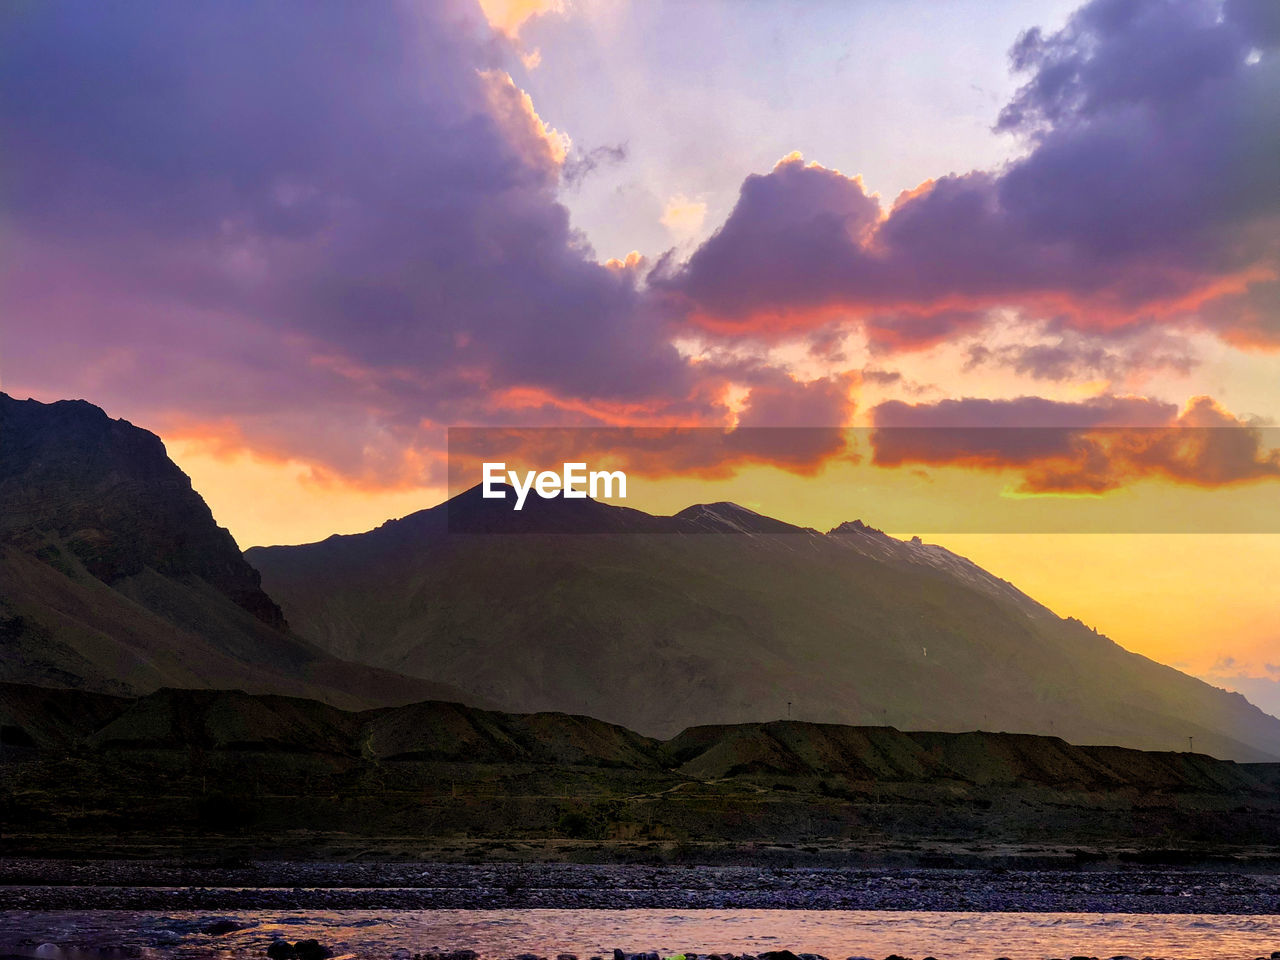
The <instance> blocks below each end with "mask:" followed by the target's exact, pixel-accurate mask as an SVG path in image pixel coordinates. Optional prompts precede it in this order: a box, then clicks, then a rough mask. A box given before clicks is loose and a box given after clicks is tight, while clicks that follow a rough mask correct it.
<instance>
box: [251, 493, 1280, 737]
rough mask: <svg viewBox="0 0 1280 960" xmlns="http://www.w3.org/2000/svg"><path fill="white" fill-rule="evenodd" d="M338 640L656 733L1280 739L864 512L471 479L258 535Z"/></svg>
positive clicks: (413, 666) (455, 678)
mask: <svg viewBox="0 0 1280 960" xmlns="http://www.w3.org/2000/svg"><path fill="white" fill-rule="evenodd" d="M247 556H248V558H249V560H250V561H251V562H252V563H253V565H254V566H255V567H257V568H258V569H259V570H260V571H262V575H263V583H264V585H265V587H266V589H267V590H268V592H269V593H270V594H271V595H272V596H273V597H274V598H276V599H277V600H278V601H279V602H280V603H281V606H282V608H283V609H284V611H285V614H286V615H287V616H288V618H289V620H290V622H291V623H293V624H294V625H295V627H296V628H297V629H298V630H299V632H300V633H302V634H303V635H305V636H307V637H309V638H311V639H312V640H314V641H315V642H316V643H318V644H319V645H321V646H322V647H324V648H325V649H326V650H328V651H329V652H330V653H332V654H334V655H335V656H340V657H344V658H348V659H352V660H359V661H361V662H365V663H369V664H373V665H376V666H379V667H383V668H386V669H390V670H395V671H398V672H403V673H406V674H411V675H416V676H423V677H430V678H432V679H435V680H439V681H443V682H447V683H450V684H453V685H455V686H457V687H459V688H460V689H462V690H464V691H466V693H467V694H468V695H469V696H471V697H482V698H484V699H486V700H488V701H490V702H493V703H496V704H499V705H501V706H502V707H503V708H504V709H512V710H519V711H542V710H565V711H569V712H573V713H584V714H588V715H592V716H598V717H601V718H602V719H605V720H608V721H611V722H616V723H621V724H624V725H627V726H629V727H631V728H633V729H637V730H639V731H641V732H643V733H645V734H649V735H652V736H664V737H666V736H672V735H674V734H675V733H676V732H677V731H679V730H681V729H683V728H686V727H690V726H695V725H699V724H708V723H741V722H749V721H760V720H769V719H774V718H781V717H786V716H788V711H790V716H791V717H793V718H796V719H803V720H807V721H814V722H830V723H846V724H855V725H893V726H897V727H899V728H913V729H932V730H944V731H963V730H976V729H981V730H1008V731H1017V732H1022V733H1037V734H1048V735H1058V736H1062V737H1064V738H1066V739H1069V740H1071V741H1074V742H1077V743H1103V744H1105V743H1115V744H1121V745H1124V746H1128V747H1134V748H1140V749H1180V748H1182V747H1185V746H1186V744H1187V737H1194V738H1195V745H1196V747H1197V749H1201V750H1204V751H1206V752H1208V753H1212V754H1214V755H1216V756H1221V757H1228V758H1234V759H1240V760H1264V759H1274V758H1277V757H1280V720H1277V719H1276V718H1274V717H1271V716H1268V715H1266V714H1264V713H1262V712H1261V711H1259V710H1258V709H1256V708H1255V707H1253V706H1252V705H1251V704H1249V703H1248V702H1247V701H1246V700H1245V699H1244V698H1243V697H1240V696H1239V695H1237V694H1233V693H1228V692H1226V691H1223V690H1220V689H1217V688H1215V687H1212V686H1210V685H1208V684H1205V683H1203V682H1201V681H1199V680H1197V679H1194V678H1192V677H1189V676H1187V675H1185V674H1182V673H1180V672H1178V671H1176V670H1174V669H1172V668H1169V667H1166V666H1162V665H1161V664H1158V663H1155V662H1154V661H1151V660H1149V659H1147V658H1145V657H1141V656H1138V655H1135V654H1132V653H1129V652H1127V651H1125V650H1124V649H1122V648H1121V647H1119V646H1118V645H1116V644H1115V643H1113V642H1112V641H1111V640H1109V639H1108V638H1106V637H1105V636H1102V635H1099V634H1098V633H1097V632H1095V631H1094V630H1092V629H1089V628H1088V627H1086V626H1084V625H1083V624H1081V623H1079V622H1078V621H1075V620H1071V619H1063V618H1061V617H1059V616H1057V615H1055V614H1054V613H1053V612H1051V611H1050V610H1048V609H1046V608H1045V607H1043V606H1042V605H1040V604H1038V603H1036V602H1035V601H1034V600H1033V599H1031V598H1030V597H1028V596H1026V595H1025V594H1023V593H1021V592H1020V591H1018V590H1017V589H1016V588H1015V587H1014V586H1012V585H1011V584H1009V583H1007V582H1005V581H1002V580H1000V579H998V578H996V577H993V576H992V575H990V574H989V573H987V572H986V571H984V570H982V569H981V568H979V567H978V566H976V565H975V564H973V563H971V562H969V561H967V560H965V559H964V558H962V557H959V556H956V555H955V554H953V553H950V552H949V551H947V550H944V549H942V548H940V547H937V546H931V545H928V544H924V543H921V542H919V541H918V540H913V541H900V540H896V539H894V538H892V537H888V536H886V535H884V534H883V533H880V532H879V531H877V530H875V529H873V528H871V527H868V526H866V525H865V524H862V523H860V522H851V523H846V524H843V525H841V526H840V527H837V528H836V529H834V530H832V531H830V532H829V533H826V534H823V533H819V532H817V531H814V530H805V529H800V528H798V527H792V526H789V525H787V524H785V523H782V522H780V521H777V520H773V519H771V518H768V517H763V516H760V515H759V514H755V513H753V512H752V511H750V510H746V509H744V508H742V507H739V506H736V505H734V504H726V503H718V504H702V505H697V506H693V507H690V508H688V509H686V510H684V511H682V512H681V513H679V514H677V515H675V516H672V517H654V516H649V515H648V514H644V513H642V512H639V511H636V510H629V509H625V508H619V507H613V506H609V505H606V504H602V503H597V502H594V501H590V500H575V501H565V500H561V499H555V500H537V499H531V500H530V502H529V503H528V504H526V506H525V509H524V510H523V511H522V512H520V513H515V512H513V511H512V510H511V509H510V506H509V505H508V504H506V503H504V502H502V501H495V500H484V499H482V498H481V497H480V496H479V491H478V489H477V490H471V491H468V492H467V493H464V494H462V495H460V496H459V497H456V498H454V499H453V500H451V501H449V502H448V503H445V504H441V505H440V506H437V507H435V508H432V509H430V510H425V511H421V512H419V513H415V514H413V515H411V516H408V517H405V518H403V519H401V520H395V521H391V522H388V523H386V524H384V525H383V526H381V527H379V528H378V529H376V530H373V531H370V532H368V533H365V534H359V535H354V536H335V537H330V538H329V539H328V540H325V541H322V542H320V543H314V544H307V545H303V546H293V547H268V548H255V549H252V550H250V551H249V552H248V554H247Z"/></svg>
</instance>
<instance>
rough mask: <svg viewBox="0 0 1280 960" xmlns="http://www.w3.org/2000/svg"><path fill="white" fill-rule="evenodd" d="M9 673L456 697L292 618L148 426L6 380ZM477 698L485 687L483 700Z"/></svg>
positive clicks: (365, 695)
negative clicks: (339, 649) (335, 650)
mask: <svg viewBox="0 0 1280 960" xmlns="http://www.w3.org/2000/svg"><path fill="white" fill-rule="evenodd" d="M0 649H2V650H3V652H4V656H3V657H2V658H0V680H9V681H18V682H40V683H45V684H57V685H60V686H66V687H77V688H83V689H87V690H96V691H99V692H101V693H105V694H115V695H126V694H132V693H139V692H146V691H148V690H152V689H155V688H157V687H160V686H164V685H166V684H170V685H173V684H176V685H185V686H206V687H208V686H220V685H229V684H237V685H245V686H247V687H248V688H249V689H252V690H255V691H257V692H269V691H272V690H274V691H276V692H289V693H294V694H297V695H305V696H321V697H324V698H329V699H332V700H333V701H334V702H335V703H338V704H342V705H347V706H367V705H370V704H373V703H382V702H406V701H411V700H415V699H422V698H423V697H430V696H432V695H435V696H440V695H455V694H456V693H457V691H455V690H454V689H453V688H451V687H449V686H447V685H436V684H433V683H432V682H431V681H429V680H426V679H423V678H407V677H403V676H398V675H396V674H394V673H393V672H390V671H385V670H382V669H379V668H376V667H371V666H369V665H367V664H355V663H347V662H342V661H339V660H336V659H335V658H333V657H332V656H331V655H329V654H327V653H326V652H324V651H323V650H320V649H319V648H318V647H316V646H315V645H314V644H312V643H310V642H309V641H307V640H305V639H303V638H302V637H300V636H298V635H297V634H296V632H294V631H292V630H291V629H290V627H289V624H288V622H287V621H286V620H285V618H284V615H283V614H282V613H281V610H280V607H279V606H278V605H277V604H276V603H275V601H274V600H272V599H271V598H270V597H269V596H268V595H267V594H266V593H265V592H264V591H263V590H262V586H261V577H260V575H259V573H258V571H257V570H255V569H254V568H253V567H252V566H251V565H250V564H249V563H248V562H246V561H245V559H244V556H243V554H242V553H241V551H240V549H239V547H238V546H237V545H236V543H235V540H234V538H233V537H232V536H231V534H230V532H229V531H227V530H226V529H225V528H223V527H219V526H218V525H217V523H216V521H215V520H214V517H213V514H212V512H211V511H210V510H209V507H208V505H207V504H206V503H205V502H204V500H203V499H202V498H201V497H200V495H199V494H198V493H197V492H196V491H195V490H194V489H193V488H192V486H191V481H190V479H189V478H188V477H187V475H186V474H185V473H183V472H182V471H181V469H179V468H178V466H177V465H176V464H175V463H173V461H172V460H170V459H169V457H168V454H167V452H166V451H165V447H164V444H163V442H162V441H161V440H160V438H159V437H158V436H156V435H155V434H153V433H151V432H149V431H147V430H144V429H142V428H140V427H137V426H134V425H133V424H131V423H129V422H128V421H127V420H118V419H112V418H111V417H109V416H108V415H107V414H106V412H105V411H103V410H101V409H100V408H98V407H96V406H94V405H93V404H91V403H89V402H87V401H84V400H63V401H58V402H55V403H49V404H46V403H41V402H39V401H36V400H31V399H28V400H16V399H14V398H12V397H10V396H9V395H7V394H4V393H0ZM476 699H479V698H476Z"/></svg>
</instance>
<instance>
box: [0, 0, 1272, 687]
mask: <svg viewBox="0 0 1280 960" xmlns="http://www.w3.org/2000/svg"><path fill="white" fill-rule="evenodd" d="M0 317H2V319H0V389H3V390H4V391H5V392H7V393H9V394H11V395H14V396H17V397H23V398H25V397H27V396H33V397H35V398H37V399H40V400H55V399H60V398H69V397H82V398H85V399H88V400H91V401H93V402H94V403H97V404H99V405H100V406H102V407H104V408H105V409H106V410H107V411H108V412H109V413H110V414H112V415H113V416H118V417H124V418H127V419H129V420H131V421H133V422H135V423H137V424H139V425H142V426H145V427H147V428H149V429H152V430H154V431H155V432H157V433H159V434H160V435H161V436H162V437H163V438H164V440H165V441H166V444H167V445H168V448H169V451H170V453H171V455H172V456H173V457H174V459H175V460H176V461H177V462H178V463H179V464H180V465H181V466H182V467H183V468H184V469H185V470H186V471H187V472H188V473H189V474H190V475H191V477H192V479H193V481H194V483H195V485H196V488H197V489H198V490H199V491H200V492H201V493H203V494H204V495H205V497H206V499H207V500H208V501H209V503H210V505H211V506H212V508H213V510H214V513H215V515H216V516H217V517H218V519H219V521H220V522H221V523H223V524H224V525H226V526H228V527H229V528H230V529H231V530H232V532H233V533H234V534H235V536H236V537H237V539H238V541H239V542H240V544H241V545H242V546H249V545H252V544H261V543H275V542H299V541H304V540H312V539H318V538H321V537H323V536H325V535H327V534H329V533H333V532H354V531H359V530H364V529H368V528H370V527H372V526H375V525H377V524H378V523H380V522H382V521H383V520H385V519H387V518H388V517H392V516H400V515H404V514H406V513H409V512H412V511H414V510H417V509H421V508H423V507H426V506H431V505H433V504H435V503H437V502H439V501H440V500H441V499H442V498H443V497H444V496H445V493H446V458H445V452H446V448H445V431H446V428H448V427H450V426H459V425H477V426H520V427H543V426H575V427H577V426H590V427H631V426H699V427H709V428H720V429H724V430H733V429H740V430H741V429H744V428H753V427H784V426H786V427H833V428H836V427H858V428H867V430H868V431H874V430H875V429H878V428H880V429H882V428H911V429H913V430H914V429H917V428H929V427H945V428H974V427H987V426H993V427H995V426H998V427H1049V428H1061V427H1073V428H1086V429H1088V430H1091V431H1096V433H1091V434H1088V435H1087V436H1086V438H1085V440H1084V441H1082V442H1081V443H1080V444H1072V445H1071V447H1070V449H1066V448H1061V449H1041V448H1039V447H1036V448H1034V449H1033V448H1028V447H1026V446H1020V447H1016V448H1015V447H1013V446H1001V445H998V444H997V445H994V446H989V447H985V448H983V449H975V448H974V447H973V445H972V444H969V445H967V446H966V445H963V444H961V445H952V446H948V447H945V448H938V447H932V448H930V449H923V448H915V447H912V448H910V449H907V448H906V447H908V446H910V445H904V446H901V447H899V448H896V449H894V450H890V449H889V448H888V447H887V446H886V447H882V448H881V449H880V450H878V451H877V452H876V454H875V455H874V456H873V455H871V452H870V451H869V450H868V451H864V453H866V455H864V456H862V457H861V458H860V459H856V458H854V457H851V456H850V455H849V454H850V451H849V450H848V449H847V448H846V447H844V446H842V445H841V444H839V443H835V444H832V445H826V446H824V445H822V444H817V445H814V446H812V447H811V448H808V449H807V450H805V451H801V452H798V453H797V452H791V453H788V452H786V451H779V450H778V449H776V448H772V447H770V446H769V445H768V444H761V445H758V446H753V445H749V444H746V443H742V444H739V445H738V447H736V448H735V449H736V450H737V453H736V454H735V457H736V459H735V460H734V461H733V463H731V464H728V465H727V466H726V467H725V469H723V470H719V471H707V470H699V471H688V470H680V469H675V468H672V469H668V470H663V471H656V472H654V475H653V476H651V477H649V479H648V480H647V481H646V482H645V483H642V484H641V486H640V488H639V496H640V499H639V500H638V501H637V502H636V503H635V505H637V506H643V507H646V508H652V509H662V510H673V509H679V507H681V506H683V505H685V504H687V503H689V502H691V501H693V500H708V499H727V500H736V501H738V502H741V503H744V504H746V505H748V506H752V507H753V508H755V509H759V510H761V511H762V512H766V513H770V514H772V515H775V516H779V517H781V518H783V519H786V520H789V521H792V522H795V523H801V524H807V525H812V526H815V527H818V528H820V529H826V528H827V527H829V526H832V525H834V524H835V523H837V522H839V521H840V520H845V519H853V518H855V517H861V518H862V519H864V520H866V521H867V522H869V523H872V524H874V525H876V526H881V527H884V528H886V529H889V530H892V531H893V532H895V533H899V534H904V535H910V534H913V533H917V532H919V533H924V534H926V535H927V536H928V539H931V540H934V541H935V542H940V543H943V544H945V545H948V546H951V547H952V548H954V549H956V550H958V551H960V552H962V553H965V554H966V555H968V556H971V557H972V558H973V559H975V560H977V561H978V562H980V563H982V564H983V565H985V566H987V567H988V568H989V569H991V570H992V571H993V572H994V573H996V574H998V575H1000V576H1003V577H1005V578H1007V579H1010V580H1012V581H1014V582H1015V583H1017V584H1018V585H1019V586H1021V587H1023V588H1024V589H1026V590H1027V591H1028V592H1030V593H1031V594H1032V595H1034V596H1036V597H1037V598H1038V599H1041V600H1043V601H1044V602H1047V603H1048V604H1049V605H1050V606H1052V607H1053V608H1054V609H1055V610H1057V611H1058V612H1059V613H1062V614H1064V615H1074V616H1078V617H1080V618H1081V619H1083V620H1085V621H1086V622H1087V623H1089V624H1090V625H1093V626H1096V627H1098V628H1099V629H1100V630H1102V631H1103V632H1105V633H1107V634H1109V635H1110V636H1112V637H1113V638H1115V639H1116V640H1117V641H1119V642H1121V643H1123V644H1124V645H1125V646H1127V647H1129V648H1130V649H1134V650H1137V651H1139V652H1142V653H1146V654H1148V655H1150V656H1153V657H1156V658H1157V659H1161V660H1163V661H1166V662H1171V663H1174V664H1175V665H1178V666H1180V667H1182V668H1184V669H1187V670H1189V671H1190V672H1193V673H1196V674H1198V675H1201V676H1206V677H1208V678H1210V679H1212V680H1214V682H1218V683H1220V684H1223V685H1229V686H1233V687H1234V688H1237V689H1241V690H1243V691H1245V692H1246V693H1248V694H1250V695H1251V696H1253V697H1254V698H1255V699H1256V700H1257V701H1258V702H1260V703H1263V704H1264V705H1266V706H1268V707H1269V709H1272V710H1273V711H1275V710H1280V693H1277V692H1276V691H1277V690H1278V689H1280V684H1278V683H1277V680H1280V603H1277V601H1276V599H1275V593H1276V592H1275V584H1276V582H1277V581H1280V536H1278V535H1276V534H1274V533H1272V534H1270V535H1267V534H1262V533H1240V532H1234V533H1229V534H1228V533H1223V532H1221V531H1222V530H1223V529H1226V527H1223V526H1216V527H1215V526H1214V524H1206V525H1205V526H1207V527H1208V528H1210V529H1212V530H1213V532H1210V533H1205V532H1198V533H1191V532H1189V531H1190V530H1192V529H1197V528H1198V527H1197V524H1196V523H1193V522H1190V521H1189V519H1188V518H1200V517H1210V516H1216V514H1214V511H1219V510H1220V511H1224V515H1225V514H1226V513H1229V514H1230V515H1231V516H1232V517H1235V518H1239V517H1241V516H1245V517H1256V518H1257V520H1258V527H1257V529H1259V530H1268V529H1269V530H1272V531H1274V530H1276V529H1280V516H1278V514H1280V510H1278V509H1277V499H1276V498H1277V494H1280V482H1277V481H1280V456H1278V455H1277V453H1276V451H1275V449H1274V448H1275V447H1276V446H1277V445H1280V444H1277V443H1274V442H1271V441H1273V440H1275V438H1276V436H1277V433H1276V431H1275V430H1272V429H1268V428H1270V427H1272V426H1273V425H1275V424H1276V423H1277V421H1280V388H1278V386H1277V372H1280V352H1278V351H1280V4H1277V3H1276V2H1275V0H1222V2H1219V0H1195V2H1191V0H1095V2H1092V3H1088V4H1086V5H1084V6H1079V5H1078V4H1077V3H1073V2H1057V0H1031V2H1027V0H1018V2H1012V0H1004V2H1000V0H981V2H978V0H945V2H939V0H857V2H817V0H812V2H805V3H782V2H776V3H771V2H763V0H760V2H749V3H744V2H742V0H671V2H667V0H576V2H575V0H484V2H482V3H480V4H479V5H477V4H476V3H475V2H473V0H432V2H421V3H419V2H414V3H391V2H386V3H378V4H361V5H356V4H308V5H301V4H296V5H295V4H288V3H285V4H265V3H255V4H249V3H226V4H204V5H194V4H172V3H168V2H133V3H128V4H124V3H119V4H117V3H85V4H83V5H76V4H59V5H56V6H55V5H45V4H9V5H6V6H5V8H4V10H3V12H0ZM1117 428H1177V429H1179V430H1184V432H1183V433H1181V434H1178V435H1179V436H1182V437H1198V438H1200V439H1198V440H1197V441H1196V442H1194V443H1192V442H1180V441H1179V442H1173V441H1170V440H1168V438H1167V436H1166V434H1167V431H1166V433H1150V432H1148V433H1142V432H1141V431H1137V432H1132V433H1125V432H1124V431H1121V432H1120V433H1109V432H1108V431H1113V430H1116V429H1117ZM1185 428H1191V429H1190V430H1185ZM1219 428H1230V429H1219ZM835 432H836V433H839V431H835ZM919 435H920V436H932V434H929V433H928V432H927V431H926V432H925V433H921V434H919ZM1011 435H1012V434H1011ZM1168 435H1170V436H1171V435H1172V434H1168ZM741 436H743V437H747V436H749V434H748V433H747V432H744V433H743V434H741ZM866 436H871V433H867V434H866ZM884 436H885V437H891V436H893V434H892V433H886V434H884ZM1116 437H1120V438H1121V439H1115V438H1116ZM1153 437H1154V438H1155V439H1152V438H1153ZM1210 437H1212V438H1215V439H1213V440H1212V441H1210V440H1208V439H1206V438H1210ZM1224 437H1225V438H1227V439H1226V440H1222V438H1224ZM1135 438H1137V439H1135ZM1161 438H1163V439H1161ZM476 479H477V480H478V479H479V478H478V477H477V478H476ZM1027 498H1037V500H1044V501H1046V503H1045V504H1044V505H1040V504H1039V503H1038V502H1037V504H1035V505H1032V506H1030V507H1022V508H1019V507H1016V506H1013V504H1015V503H1017V502H1023V501H1025V500H1026V499H1027ZM1073 499H1074V500H1080V499H1087V500H1089V501H1091V502H1094V503H1096V504H1097V507H1096V509H1097V510H1099V511H1102V512H1103V513H1105V512H1106V511H1111V513H1110V514H1109V515H1110V516H1113V517H1114V518H1116V523H1117V526H1118V527H1121V528H1124V529H1126V530H1127V531H1128V532H1124V533H1107V534H1100V533H1089V534H1067V533H1061V532H1057V533H1046V532H1044V529H1045V528H1044V527H1040V528H1037V527H1035V525H1030V526H1028V527H1027V528H1026V532H1020V533H1017V534H1003V535H997V534H995V533H994V532H992V531H994V530H995V529H998V528H999V523H998V521H997V518H998V517H1001V516H1005V515H1006V512H1007V511H1008V510H1018V509H1021V510H1023V511H1024V513H1023V515H1027V513H1026V511H1045V512H1046V513H1045V515H1049V514H1050V513H1052V511H1063V510H1067V509H1070V508H1071V507H1070V502H1069V501H1072V500H1073ZM944 502H945V503H947V504H950V505H952V506H954V505H955V504H960V505H961V509H962V510H967V511H970V512H971V513H973V514H974V515H977V516H980V517H981V518H983V521H984V522H983V523H979V524H978V525H977V527H978V528H981V529H978V530H977V532H972V531H973V529H974V528H972V527H971V528H970V532H959V531H958V529H957V528H956V527H955V525H954V524H952V525H950V528H948V524H946V523H941V524H939V523H938V522H936V518H932V517H931V515H929V513H928V510H929V509H931V508H930V507H929V504H930V503H934V504H938V503H944ZM904 504H907V505H909V506H910V509H907V508H905V507H903V505H904ZM1090 509H1094V508H1090ZM913 511H914V512H913ZM1052 515H1054V516H1065V515H1066V514H1063V513H1056V514H1052ZM1135 516H1138V517H1140V518H1142V519H1141V522H1137V523H1134V522H1128V521H1130V520H1132V518H1133V517H1135ZM988 518H990V521H991V522H990V523H989V524H988V523H986V520H987V519H988ZM931 520H932V521H934V522H932V525H931ZM1122 521H1125V522H1122ZM1246 526H1247V525H1246ZM1227 527H1229V528H1230V529H1233V530H1238V529H1239V527H1233V526H1231V525H1230V524H1228V525H1227ZM1059 529H1060V528H1059ZM1037 531H1038V532H1037ZM1156 531H1158V532H1156Z"/></svg>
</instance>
